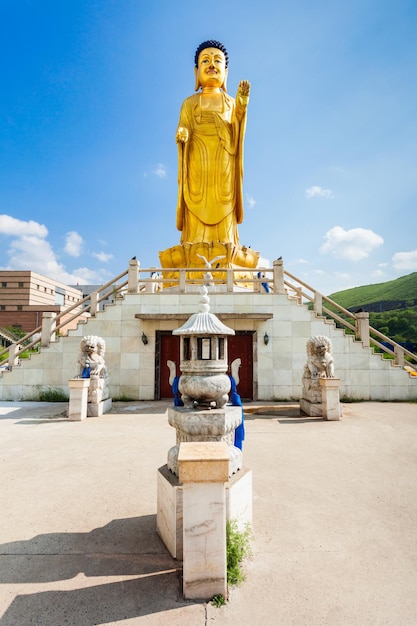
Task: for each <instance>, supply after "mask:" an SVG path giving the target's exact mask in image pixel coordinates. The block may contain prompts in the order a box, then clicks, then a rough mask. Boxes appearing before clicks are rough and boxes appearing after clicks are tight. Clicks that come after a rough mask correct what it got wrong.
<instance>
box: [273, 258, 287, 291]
mask: <svg viewBox="0 0 417 626" xmlns="http://www.w3.org/2000/svg"><path fill="white" fill-rule="evenodd" d="M272 265H273V268H274V293H281V294H285V285H284V261H283V260H282V259H277V260H276V261H274V262H273V264H272Z"/></svg>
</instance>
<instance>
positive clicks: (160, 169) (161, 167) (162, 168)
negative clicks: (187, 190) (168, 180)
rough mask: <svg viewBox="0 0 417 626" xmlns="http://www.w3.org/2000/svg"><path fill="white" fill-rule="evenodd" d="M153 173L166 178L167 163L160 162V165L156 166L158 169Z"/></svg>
mask: <svg viewBox="0 0 417 626" xmlns="http://www.w3.org/2000/svg"><path fill="white" fill-rule="evenodd" d="M153 173H154V174H155V176H158V177H159V178H165V176H166V175H167V170H166V167H165V165H164V164H163V163H158V165H157V166H156V170H154V171H153Z"/></svg>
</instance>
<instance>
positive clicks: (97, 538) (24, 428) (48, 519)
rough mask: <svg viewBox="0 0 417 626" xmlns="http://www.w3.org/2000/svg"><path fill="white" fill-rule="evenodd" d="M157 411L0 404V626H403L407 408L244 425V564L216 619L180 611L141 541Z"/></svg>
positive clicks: (289, 409)
mask: <svg viewBox="0 0 417 626" xmlns="http://www.w3.org/2000/svg"><path fill="white" fill-rule="evenodd" d="M167 406H168V403H164V402H147V403H145V402H136V403H135V402H132V403H130V404H122V403H116V404H115V405H114V408H113V411H112V413H110V414H107V415H104V416H102V417H100V418H89V419H88V420H86V421H84V422H68V420H67V419H66V417H65V416H66V409H67V405H66V404H58V403H54V404H46V403H19V402H17V403H9V402H0V463H1V465H0V467H1V469H2V472H1V492H0V493H1V524H0V585H1V586H0V591H1V593H0V616H1V617H0V625H1V626H32V625H34V626H61V625H66V626H68V625H69V626H92V625H93V624H106V625H110V624H114V625H116V624H117V625H119V624H126V625H136V624H140V625H152V626H156V625H161V626H167V625H169V626H171V625H173V626H176V625H177V624H178V625H179V624H181V625H182V626H200V625H201V626H203V625H207V624H219V625H222V626H228V625H232V624H233V625H234V626H235V625H236V624H239V626H253V625H258V624H259V625H263V626H264V625H265V626H269V625H271V626H272V625H274V626H275V625H280V626H281V625H282V626H290V625H295V626H304V625H308V626H319V625H326V626H327V625H328V626H338V625H340V626H342V625H343V626H356V625H357V626H370V625H375V626H379V625H384V626H385V625H389V626H391V625H392V626H415V625H416V624H417V600H416V599H417V404H406V403H374V402H372V403H358V404H345V405H343V412H344V414H343V417H342V420H341V421H340V422H326V421H323V420H321V419H317V418H308V417H300V416H299V411H298V406H297V405H296V404H292V403H280V404H275V405H274V404H267V405H266V406H265V408H263V409H261V412H260V413H258V414H256V413H254V414H252V415H248V416H247V417H246V441H245V444H244V462H245V465H246V466H248V467H250V468H251V469H252V470H253V499H254V503H253V504H254V524H253V531H254V542H253V557H252V559H251V561H250V562H248V563H247V564H246V572H247V578H246V581H245V582H244V583H243V584H242V586H241V587H239V588H235V589H232V590H231V593H230V599H229V602H228V604H227V606H225V607H223V608H220V609H218V608H216V607H214V606H212V605H211V604H206V603H196V602H185V601H184V600H183V598H182V595H181V580H180V579H181V563H178V562H177V561H175V560H173V559H172V558H171V557H170V556H169V554H168V553H167V551H166V550H165V548H164V546H163V544H162V543H161V541H160V540H159V538H158V536H157V534H156V531H155V525H156V470H157V468H158V467H159V466H161V465H163V464H164V463H165V460H166V453H167V451H168V448H169V447H170V446H172V445H173V444H174V442H175V431H174V429H172V428H171V427H170V426H169V425H168V423H167V418H166V416H165V411H166V408H167ZM254 406H256V403H252V404H251V405H249V406H248V408H249V409H250V410H252V409H253V407H254Z"/></svg>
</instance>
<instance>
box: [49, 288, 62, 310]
mask: <svg viewBox="0 0 417 626" xmlns="http://www.w3.org/2000/svg"><path fill="white" fill-rule="evenodd" d="M51 292H52V290H51ZM52 293H53V292H52ZM55 304H57V305H59V306H63V305H64V304H65V290H64V289H61V287H55Z"/></svg>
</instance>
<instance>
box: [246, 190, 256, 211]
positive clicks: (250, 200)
mask: <svg viewBox="0 0 417 626" xmlns="http://www.w3.org/2000/svg"><path fill="white" fill-rule="evenodd" d="M246 202H247V203H248V205H249V208H250V209H253V207H254V206H255V204H256V200H255V198H254V197H253V196H250V195H249V194H248V193H247V194H246Z"/></svg>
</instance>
